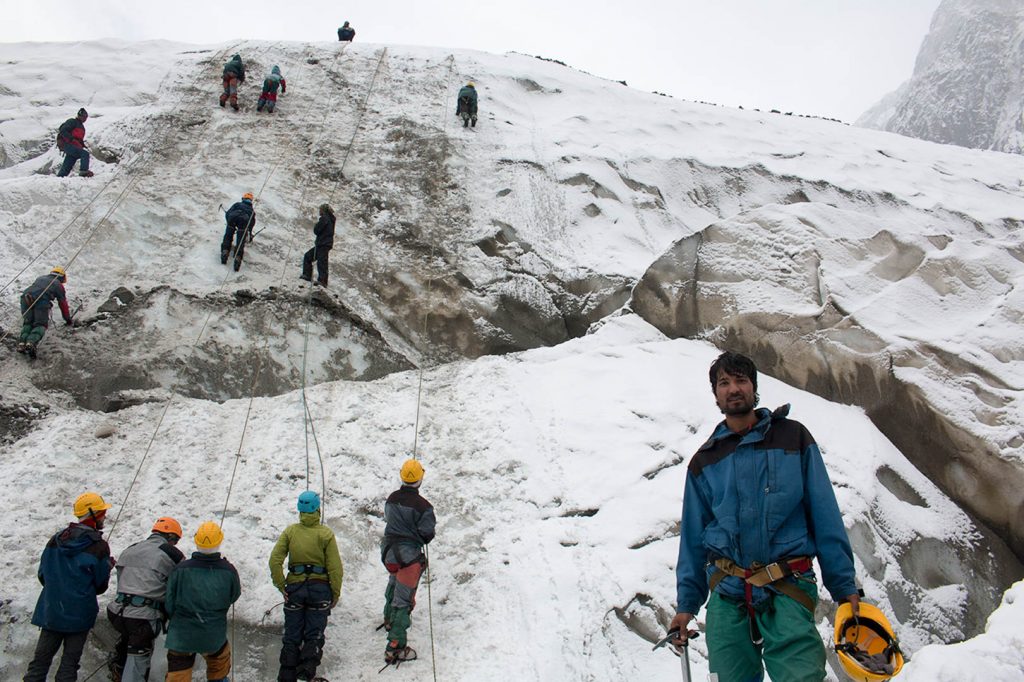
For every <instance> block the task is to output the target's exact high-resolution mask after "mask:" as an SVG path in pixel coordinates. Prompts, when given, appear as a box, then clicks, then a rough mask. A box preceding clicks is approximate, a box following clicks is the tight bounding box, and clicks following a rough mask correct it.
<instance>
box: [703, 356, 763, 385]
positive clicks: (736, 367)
mask: <svg viewBox="0 0 1024 682" xmlns="http://www.w3.org/2000/svg"><path fill="white" fill-rule="evenodd" d="M719 370H721V371H723V372H725V373H726V374H732V375H735V376H744V377H747V378H748V379H750V383H751V384H753V385H754V393H757V366H756V365H754V361H753V360H751V359H750V358H748V357H747V356H746V355H740V354H739V353H733V352H732V351H729V350H727V351H725V352H724V353H722V354H721V355H719V356H718V357H717V358H716V359H715V361H714V362H713V363H711V370H710V371H709V372H708V379H709V380H710V381H711V392H712V393H714V392H715V385H716V384H717V383H718V371H719Z"/></svg>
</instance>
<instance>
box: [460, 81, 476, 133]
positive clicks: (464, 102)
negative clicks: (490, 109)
mask: <svg viewBox="0 0 1024 682" xmlns="http://www.w3.org/2000/svg"><path fill="white" fill-rule="evenodd" d="M455 115H456V116H461V117H462V127H463V128H465V127H466V126H468V125H469V124H470V122H472V123H473V127H474V128H475V127H476V85H475V84H474V83H473V81H470V82H468V83H466V85H465V86H464V87H463V88H462V89H461V90H459V101H458V104H457V105H456V106H455Z"/></svg>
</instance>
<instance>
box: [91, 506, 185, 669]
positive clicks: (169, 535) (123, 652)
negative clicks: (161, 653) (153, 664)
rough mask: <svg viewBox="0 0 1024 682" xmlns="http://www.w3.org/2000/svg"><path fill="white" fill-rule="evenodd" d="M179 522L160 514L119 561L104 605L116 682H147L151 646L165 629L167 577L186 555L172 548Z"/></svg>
mask: <svg viewBox="0 0 1024 682" xmlns="http://www.w3.org/2000/svg"><path fill="white" fill-rule="evenodd" d="M180 539H181V524H180V523H178V522H177V521H176V520H175V519H173V518H171V517H170V516H162V517H160V518H159V519H157V520H156V523H154V524H153V530H152V532H151V533H150V536H149V537H148V538H146V539H145V540H143V541H142V542H137V543H135V544H134V545H132V546H131V547H128V548H127V549H126V550H124V551H123V552H121V556H119V557H118V558H117V597H116V598H115V599H114V601H112V602H110V603H109V604H108V605H107V620H109V621H110V623H111V625H113V626H114V629H115V630H117V632H118V634H119V635H120V637H119V638H118V640H117V644H116V645H115V647H114V660H113V661H111V662H110V666H109V668H110V674H111V678H112V679H114V680H116V681H117V682H145V681H146V680H148V679H149V663H150V659H151V657H152V656H153V642H155V641H156V638H157V636H158V635H159V634H160V633H161V632H162V631H163V627H164V619H165V615H164V595H165V593H166V592H167V578H168V577H169V576H170V574H171V571H173V570H174V567H175V566H176V565H178V564H179V563H181V561H182V559H184V558H185V556H184V555H183V554H182V553H181V552H180V551H179V550H178V549H177V548H176V547H175V545H177V544H178V540H180Z"/></svg>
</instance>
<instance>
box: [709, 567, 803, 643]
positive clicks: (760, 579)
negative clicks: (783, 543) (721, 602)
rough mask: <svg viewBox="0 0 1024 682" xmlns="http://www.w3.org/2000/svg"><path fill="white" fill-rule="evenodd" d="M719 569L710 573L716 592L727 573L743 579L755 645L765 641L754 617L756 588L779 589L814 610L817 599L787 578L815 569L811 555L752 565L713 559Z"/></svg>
mask: <svg viewBox="0 0 1024 682" xmlns="http://www.w3.org/2000/svg"><path fill="white" fill-rule="evenodd" d="M712 563H713V564H714V566H715V568H717V569H718V571H717V572H715V573H712V574H711V578H710V579H709V580H708V587H709V588H710V589H711V591H714V589H715V587H716V586H717V585H718V583H720V582H722V579H723V578H724V577H725V576H727V575H731V576H735V577H737V578H740V579H742V580H743V605H744V607H745V608H746V611H747V622H748V624H749V626H750V641H752V642H753V643H754V646H761V645H762V644H764V637H763V636H762V635H761V631H760V628H758V626H757V618H756V617H755V609H754V596H753V591H754V588H755V587H768V586H771V587H772V588H773V589H776V590H778V591H779V592H780V593H782V594H784V595H786V596H787V597H790V598H791V599H794V600H796V602H797V603H799V604H800V605H801V606H803V607H804V608H806V609H807V610H808V611H810V612H811V613H814V601H813V600H812V599H811V598H810V597H809V596H808V595H807V593H806V592H804V591H803V590H801V589H800V588H799V587H797V586H796V585H795V584H793V583H792V582H790V581H788V580H786V578H788V577H789V576H799V575H800V574H802V573H807V572H809V571H811V570H812V568H813V565H812V563H811V558H810V557H805V556H804V557H794V558H792V559H783V560H781V561H776V562H774V563H771V564H768V565H767V566H764V565H761V564H759V563H756V562H755V563H753V564H751V566H750V568H743V567H741V566H738V565H737V564H736V563H735V562H734V561H732V560H731V559H726V558H725V557H719V558H717V559H715V560H714V562H712Z"/></svg>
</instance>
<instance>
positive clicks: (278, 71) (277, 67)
mask: <svg viewBox="0 0 1024 682" xmlns="http://www.w3.org/2000/svg"><path fill="white" fill-rule="evenodd" d="M270 73H274V74H277V75H278V76H280V75H281V67H280V66H278V65H277V64H274V68H272V69H271V70H270Z"/></svg>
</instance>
